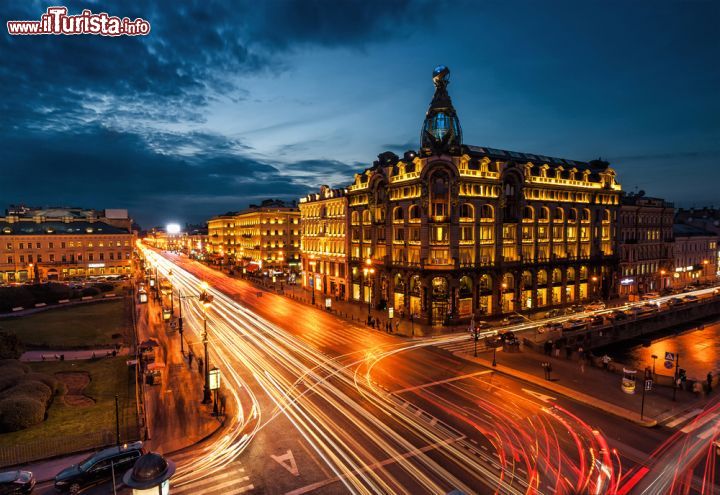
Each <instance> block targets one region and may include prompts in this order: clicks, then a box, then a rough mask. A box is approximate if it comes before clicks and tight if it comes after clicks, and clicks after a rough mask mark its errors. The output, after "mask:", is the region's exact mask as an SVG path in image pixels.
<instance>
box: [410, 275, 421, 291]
mask: <svg viewBox="0 0 720 495" xmlns="http://www.w3.org/2000/svg"><path fill="white" fill-rule="evenodd" d="M421 288H422V282H421V281H420V275H413V277H412V278H411V279H410V294H412V295H413V296H419V295H420V289H421Z"/></svg>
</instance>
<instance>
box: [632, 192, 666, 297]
mask: <svg viewBox="0 0 720 495" xmlns="http://www.w3.org/2000/svg"><path fill="white" fill-rule="evenodd" d="M621 201H622V206H621V207H620V213H619V217H618V238H619V242H620V285H619V288H620V289H619V292H620V295H621V296H636V295H638V294H643V293H645V292H651V291H658V290H662V289H665V288H668V287H670V286H671V285H672V278H673V267H674V259H673V258H674V251H673V249H674V248H673V222H674V217H675V208H674V206H673V204H672V203H668V202H666V201H664V200H662V199H659V198H649V197H646V196H645V195H644V193H640V194H628V195H626V196H624V197H623V198H622V200H621Z"/></svg>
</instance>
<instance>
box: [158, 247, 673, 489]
mask: <svg viewBox="0 0 720 495" xmlns="http://www.w3.org/2000/svg"><path fill="white" fill-rule="evenodd" d="M148 255H149V257H150V258H151V260H152V262H153V263H156V264H157V265H158V267H159V270H160V271H161V272H162V273H167V272H168V271H169V270H170V269H171V268H172V269H173V273H174V275H173V283H174V285H175V287H176V288H178V289H179V290H181V291H182V292H183V293H184V294H189V293H197V292H198V291H199V289H198V285H199V281H200V280H204V281H206V282H208V283H209V285H210V287H211V289H210V292H211V293H212V294H213V295H214V296H215V301H213V304H212V306H211V307H210V308H209V309H208V310H207V313H206V315H207V321H208V328H209V335H210V346H211V348H212V351H211V362H212V363H213V364H217V365H219V367H220V368H221V370H222V373H223V377H225V376H226V375H227V376H229V377H230V385H231V386H232V387H235V388H236V390H245V391H246V393H248V394H249V395H250V396H252V397H253V399H252V400H253V401H254V402H252V404H253V406H252V411H248V410H247V409H248V408H247V407H244V409H245V413H244V414H241V416H242V420H239V421H238V422H237V428H234V429H233V433H232V434H228V435H229V437H228V438H230V439H226V438H225V437H222V438H221V439H218V440H217V441H215V442H214V443H212V444H211V445H210V446H209V447H205V450H204V451H194V450H191V451H189V452H188V453H186V454H184V456H185V457H182V458H180V460H181V461H183V462H181V463H180V469H179V473H180V474H179V476H178V480H177V484H178V486H179V490H180V491H178V492H177V493H202V494H210V493H218V494H219V493H230V492H228V491H222V490H221V489H220V488H219V486H218V485H219V484H222V483H223V481H222V480H221V479H218V478H217V476H219V475H223V474H227V473H229V472H234V473H235V474H234V475H232V476H226V477H225V478H226V479H228V480H227V481H225V483H230V482H231V481H232V478H233V477H242V478H244V482H246V484H245V485H244V492H251V493H297V494H300V493H310V492H312V493H348V492H352V493H410V494H415V493H445V492H448V491H450V490H451V489H455V488H456V489H459V490H461V491H464V492H466V493H492V492H495V491H497V492H498V493H613V492H614V490H615V487H617V486H618V485H619V483H620V477H621V476H622V475H623V474H624V473H625V472H628V471H629V470H631V469H632V468H633V467H634V466H635V465H636V464H637V463H640V462H643V461H644V459H645V458H646V457H647V453H648V452H651V451H653V450H654V449H655V447H657V445H659V444H661V443H662V442H664V441H665V440H666V439H668V438H669V437H670V435H671V434H672V431H670V430H667V429H664V428H657V429H653V430H647V429H644V428H642V427H639V426H636V425H634V424H632V423H629V422H624V421H621V420H618V419H616V418H615V417H612V416H606V415H605V414H603V412H602V411H599V410H596V409H593V408H589V407H586V406H583V405H582V404H579V403H576V402H574V401H572V400H571V399H567V398H562V397H551V396H549V395H548V393H547V392H546V391H544V390H542V389H539V388H537V387H533V386H530V385H528V384H525V383H523V382H519V381H517V380H514V379H511V378H509V377H506V376H501V375H498V374H497V373H495V372H494V371H492V370H489V369H486V368H482V367H480V366H478V365H475V364H474V363H470V362H468V361H465V360H462V359H460V358H457V357H455V356H453V355H451V354H449V353H447V352H446V351H443V350H441V349H437V348H434V347H433V346H432V345H429V344H432V343H433V340H432V339H425V340H417V341H415V340H409V339H403V338H398V337H395V336H391V335H387V334H385V333H381V332H378V331H374V330H370V329H368V328H366V327H364V326H361V325H353V324H348V323H347V322H345V321H342V320H339V319H338V318H336V317H335V316H333V315H332V314H329V313H326V312H323V311H322V310H318V309H315V308H312V307H308V306H305V305H302V304H300V303H297V302H295V301H292V300H289V299H286V298H284V297H281V296H278V295H275V294H272V293H267V292H258V290H257V289H256V288H254V287H253V286H252V285H250V284H249V283H247V282H245V281H240V280H236V279H232V278H229V277H227V276H225V275H223V274H221V273H219V272H217V271H214V270H212V269H210V268H208V267H205V266H203V265H200V264H198V263H194V262H190V261H189V260H187V258H184V257H177V256H174V255H170V254H164V256H165V258H162V257H160V256H159V255H158V254H157V253H154V252H152V251H148ZM260 294H261V295H260ZM187 309H188V311H187V313H185V314H187V315H188V316H187V320H186V321H187V322H188V323H189V326H190V327H191V329H192V330H194V331H195V332H197V333H196V338H197V339H198V340H199V339H200V338H201V333H199V330H200V329H201V328H202V320H203V318H204V315H205V314H204V313H203V312H202V310H201V309H200V307H199V306H198V305H189V306H188V307H187ZM186 328H187V327H186ZM246 401H247V398H245V400H244V402H245V406H247V405H248V403H247V402H246ZM223 439H224V440H223ZM181 455H182V454H181ZM199 459H204V462H203V463H200V462H199ZM186 462H187V464H186ZM206 471H207V472H206ZM208 473H209V474H208ZM250 486H251V488H250ZM238 489H240V488H238ZM173 492H174V493H175V491H173ZM233 493H243V492H240V491H237V492H233Z"/></svg>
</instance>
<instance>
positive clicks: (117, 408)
mask: <svg viewBox="0 0 720 495" xmlns="http://www.w3.org/2000/svg"><path fill="white" fill-rule="evenodd" d="M115 443H117V445H120V405H119V403H118V396H117V394H115Z"/></svg>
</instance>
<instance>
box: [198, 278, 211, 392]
mask: <svg viewBox="0 0 720 495" xmlns="http://www.w3.org/2000/svg"><path fill="white" fill-rule="evenodd" d="M202 289H203V290H202V292H201V293H200V296H199V299H200V301H201V302H202V305H203V346H204V348H205V363H204V366H205V370H204V371H205V384H204V386H203V400H202V403H203V404H210V402H211V400H212V399H211V397H210V357H209V355H208V331H207V308H208V307H209V306H210V304H211V303H212V300H213V296H211V295H210V294H208V293H207V289H208V284H207V282H203V283H202Z"/></svg>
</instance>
